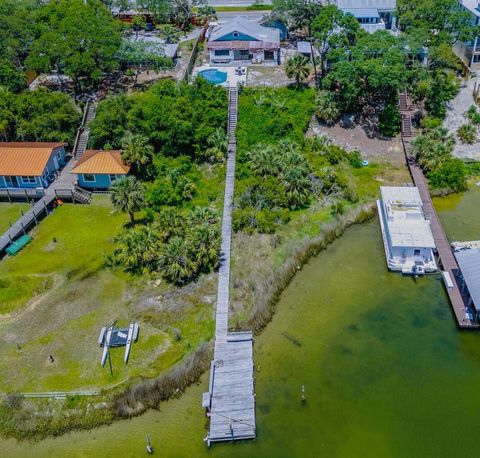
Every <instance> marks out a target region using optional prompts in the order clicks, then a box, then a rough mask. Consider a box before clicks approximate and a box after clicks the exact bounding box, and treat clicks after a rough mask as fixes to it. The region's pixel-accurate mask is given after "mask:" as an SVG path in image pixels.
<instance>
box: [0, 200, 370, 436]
mask: <svg viewBox="0 0 480 458" xmlns="http://www.w3.org/2000/svg"><path fill="white" fill-rule="evenodd" d="M374 215H375V205H374V204H372V203H365V204H362V205H359V206H356V207H354V208H351V209H349V210H348V211H347V212H346V213H345V214H343V215H337V216H336V217H335V219H333V220H332V221H328V222H326V223H325V224H323V225H321V226H320V231H319V234H318V235H317V236H315V237H312V238H304V239H303V240H302V241H300V242H299V243H298V245H297V246H296V247H295V248H294V250H293V253H292V254H291V255H290V256H289V257H288V259H286V260H285V261H284V262H283V263H282V264H281V265H280V266H279V267H278V268H277V269H276V270H275V271H273V272H271V276H270V278H265V282H264V283H265V285H267V288H268V291H266V292H265V294H264V297H265V299H264V300H263V301H260V302H258V303H256V306H255V308H254V309H253V310H251V311H250V313H249V314H248V316H247V318H246V319H244V320H242V321H241V322H238V323H237V325H236V326H234V327H233V328H234V329H236V330H238V329H245V328H247V327H249V328H250V329H253V331H254V334H255V335H259V334H260V333H261V332H262V331H263V330H264V329H265V328H266V326H267V325H268V323H269V322H270V321H271V320H272V318H273V316H274V315H275V306H276V304H277V303H278V300H279V298H280V296H281V294H282V292H283V291H284V290H285V288H287V287H288V285H289V284H290V282H291V281H292V280H293V278H294V277H295V275H296V273H297V272H298V271H300V270H301V267H303V266H304V265H305V264H306V263H307V262H308V261H309V260H310V259H312V258H313V257H314V256H318V255H319V254H320V253H321V252H322V251H323V250H325V249H326V248H327V247H328V246H329V245H331V244H332V243H334V242H335V241H336V240H337V239H339V238H340V237H341V236H342V235H343V234H344V233H345V231H346V230H347V229H348V228H349V227H351V226H353V225H355V224H361V223H363V222H365V221H368V220H370V219H371V218H372V217H373V216H374ZM212 344H213V341H209V342H203V343H202V344H200V345H199V346H198V347H197V348H196V349H195V350H194V351H192V352H191V353H190V354H189V355H188V356H187V357H186V358H185V359H184V360H182V361H180V362H179V363H178V364H176V365H174V366H172V367H171V368H170V369H168V370H167V371H165V372H164V373H162V374H160V375H159V376H157V377H155V378H150V379H145V380H142V381H141V382H137V383H134V384H131V385H130V386H128V387H127V388H126V389H124V390H122V391H120V392H119V391H116V390H111V391H110V390H109V391H107V392H105V398H104V399H101V398H100V399H98V400H97V401H98V402H97V403H95V404H97V405H102V406H103V407H104V408H103V409H102V408H100V409H98V408H97V407H96V406H95V405H93V406H88V405H87V407H86V409H85V411H86V412H85V413H83V412H82V413H79V414H77V415H75V414H74V415H66V416H63V417H60V418H59V417H56V418H52V417H49V418H48V420H49V421H47V422H45V416H42V415H41V414H40V415H39V416H38V418H39V422H40V423H41V424H42V426H43V428H39V427H38V425H37V424H30V425H29V426H30V427H29V428H28V427H27V428H25V425H24V424H17V425H6V424H5V421H4V418H5V417H8V412H5V410H7V407H5V406H4V405H2V407H1V410H4V412H3V415H1V416H0V427H1V429H2V430H3V431H2V432H1V433H0V435H1V437H2V438H4V439H10V438H14V439H16V440H17V441H24V440H33V441H37V440H42V439H46V438H49V437H55V436H59V435H63V434H65V433H70V432H75V431H82V430H92V429H94V428H96V427H99V426H103V425H110V424H112V423H113V422H115V421H118V420H123V419H126V418H133V417H136V416H139V415H142V414H143V413H145V412H146V411H148V410H149V409H156V410H159V409H160V408H161V405H162V403H163V402H165V401H167V400H169V399H172V398H174V397H180V396H181V395H182V394H183V393H184V391H185V390H186V389H187V388H188V387H189V386H191V385H193V384H194V383H198V381H199V380H200V377H201V376H202V375H203V374H204V373H205V372H206V370H208V368H209V367H210V360H211V355H212ZM12 396H14V395H12ZM5 399H7V398H5ZM12 400H13V398H12ZM17 402H18V401H16V402H15V403H14V406H13V405H12V406H11V407H9V408H8V409H10V408H12V407H14V408H15V409H17V410H18V409H19V408H20V406H21V402H22V401H20V404H18V403H17ZM105 405H106V406H105ZM90 407H93V408H90ZM92 412H93V414H92Z"/></svg>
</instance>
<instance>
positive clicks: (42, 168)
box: [0, 142, 66, 189]
mask: <svg viewBox="0 0 480 458" xmlns="http://www.w3.org/2000/svg"><path fill="white" fill-rule="evenodd" d="M65 146H66V143H47V142H1V143H0V189H19V188H23V189H31V188H47V187H48V186H49V185H50V183H51V182H52V181H53V179H54V177H55V173H56V172H57V171H58V170H60V169H61V168H62V167H63V166H64V165H65V162H66V161H65Z"/></svg>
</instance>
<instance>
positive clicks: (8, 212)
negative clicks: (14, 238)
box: [0, 202, 30, 234]
mask: <svg viewBox="0 0 480 458" xmlns="http://www.w3.org/2000/svg"><path fill="white" fill-rule="evenodd" d="M29 208H30V205H29V204H9V203H7V202H0V234H3V233H4V232H5V231H6V230H7V229H8V228H9V223H12V224H13V223H14V222H15V221H16V220H17V219H18V218H19V217H20V215H21V213H20V212H21V211H22V210H23V211H27V210H28V209H29Z"/></svg>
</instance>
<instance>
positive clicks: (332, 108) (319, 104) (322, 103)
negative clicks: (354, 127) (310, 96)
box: [315, 91, 342, 125]
mask: <svg viewBox="0 0 480 458" xmlns="http://www.w3.org/2000/svg"><path fill="white" fill-rule="evenodd" d="M315 103H316V108H315V115H316V116H317V119H318V120H319V121H321V122H324V123H325V124H327V125H332V124H335V123H336V122H337V121H338V119H339V118H340V115H341V114H342V112H341V110H340V108H339V106H338V104H337V102H336V101H335V98H334V96H333V94H332V93H331V92H330V91H319V92H318V94H317V98H316V100H315Z"/></svg>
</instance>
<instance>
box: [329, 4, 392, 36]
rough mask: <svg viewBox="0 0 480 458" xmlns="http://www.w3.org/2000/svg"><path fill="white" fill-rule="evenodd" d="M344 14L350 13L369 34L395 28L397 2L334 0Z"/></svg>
mask: <svg viewBox="0 0 480 458" xmlns="http://www.w3.org/2000/svg"><path fill="white" fill-rule="evenodd" d="M331 3H333V4H335V5H336V6H337V7H338V8H339V9H340V10H342V11H343V12H344V13H350V14H352V15H353V16H355V18H356V19H357V21H358V22H359V23H360V26H361V27H362V29H364V30H366V31H367V32H369V33H374V32H376V31H377V30H385V29H391V28H394V27H395V25H396V20H395V16H394V13H395V10H396V9H397V1H396V0H332V1H331Z"/></svg>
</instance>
